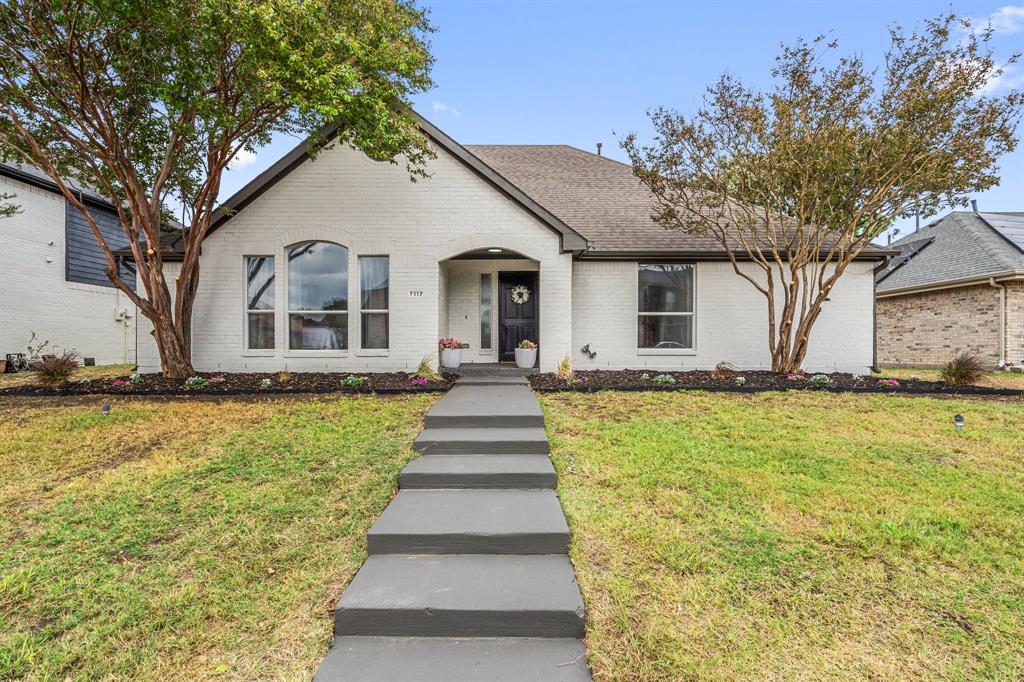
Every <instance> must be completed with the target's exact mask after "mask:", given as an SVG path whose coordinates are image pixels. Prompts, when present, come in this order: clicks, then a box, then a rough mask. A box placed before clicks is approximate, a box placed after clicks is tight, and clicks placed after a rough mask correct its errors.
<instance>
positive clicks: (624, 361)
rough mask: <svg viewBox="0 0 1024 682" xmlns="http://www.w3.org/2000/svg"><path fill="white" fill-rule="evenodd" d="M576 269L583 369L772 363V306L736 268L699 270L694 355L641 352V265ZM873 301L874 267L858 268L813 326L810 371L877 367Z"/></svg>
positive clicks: (576, 334)
mask: <svg viewBox="0 0 1024 682" xmlns="http://www.w3.org/2000/svg"><path fill="white" fill-rule="evenodd" d="M574 265H575V268H574V270H573V301H574V306H573V355H572V358H573V364H574V366H575V367H576V368H577V369H601V368H613V369H619V368H625V367H633V368H642V367H651V368H653V369H657V368H662V369H677V370H681V369H708V368H711V367H714V366H715V365H716V364H717V363H719V362H721V361H726V362H731V363H733V364H734V365H736V366H737V367H740V368H743V369H765V368H769V367H770V366H771V358H770V354H769V352H768V312H767V303H766V302H765V298H764V296H763V295H762V294H760V293H759V292H758V291H756V290H755V289H754V287H753V286H752V285H751V284H750V283H749V282H747V281H746V280H744V279H743V278H741V277H739V276H738V275H736V273H735V272H734V271H733V269H732V265H731V264H729V263H723V262H701V263H698V264H697V266H696V286H695V294H696V320H695V328H696V342H695V349H694V352H693V353H691V354H687V355H643V354H641V353H640V352H639V351H638V350H637V315H636V305H637V303H636V300H637V264H636V263H635V262H628V261H615V262H595V261H577V262H576V263H575V264H574ZM750 268H751V271H753V269H754V266H750ZM873 297H874V288H873V276H872V264H871V263H860V262H858V263H854V264H853V265H851V266H850V268H849V269H848V270H847V272H846V274H845V275H844V276H843V277H842V278H841V279H840V281H839V284H837V286H836V288H835V289H834V290H833V292H832V295H831V301H829V302H827V303H826V304H825V307H824V308H823V310H822V313H821V316H820V317H819V318H818V321H817V322H816V323H815V325H814V327H813V329H812V332H811V344H810V349H809V351H808V355H807V361H806V362H805V368H806V369H808V370H809V371H850V372H865V371H867V369H868V368H869V367H870V366H871V363H872V344H873V327H872V301H873ZM588 343H589V344H590V345H591V349H592V350H595V351H597V357H596V358H594V359H593V360H591V359H589V358H588V357H587V356H586V355H584V354H583V353H582V352H581V351H580V348H582V347H583V346H584V345H585V344H588Z"/></svg>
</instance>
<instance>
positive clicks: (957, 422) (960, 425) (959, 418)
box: [953, 414, 964, 431]
mask: <svg viewBox="0 0 1024 682" xmlns="http://www.w3.org/2000/svg"><path fill="white" fill-rule="evenodd" d="M953 425H954V426H956V430H957V431H963V430H964V416H963V415H962V414H958V415H956V416H955V417H953Z"/></svg>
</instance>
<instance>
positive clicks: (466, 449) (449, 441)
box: [413, 427, 548, 455]
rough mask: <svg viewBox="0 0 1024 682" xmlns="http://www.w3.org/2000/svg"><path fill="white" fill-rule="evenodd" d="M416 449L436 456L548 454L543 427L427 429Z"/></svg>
mask: <svg viewBox="0 0 1024 682" xmlns="http://www.w3.org/2000/svg"><path fill="white" fill-rule="evenodd" d="M413 447H414V448H415V449H416V450H418V451H419V452H422V453H423V454H432V455H459V454H466V455H474V454H480V455H546V454H547V453H548V438H547V436H546V435H545V434H544V429H542V428H540V427H532V428H523V429H424V430H423V431H422V432H421V433H420V435H418V436H416V440H415V441H413Z"/></svg>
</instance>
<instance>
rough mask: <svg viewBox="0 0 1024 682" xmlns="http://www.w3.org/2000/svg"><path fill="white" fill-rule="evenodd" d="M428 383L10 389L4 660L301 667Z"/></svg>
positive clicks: (0, 659)
mask: <svg viewBox="0 0 1024 682" xmlns="http://www.w3.org/2000/svg"><path fill="white" fill-rule="evenodd" d="M435 400H436V396H415V397H406V396H402V397H394V398H380V397H373V396H360V397H350V398H341V399H322V400H280V399H275V400H266V399H264V400H188V399H178V400H164V401H158V400H144V399H121V400H116V399H115V400H111V402H112V408H113V409H112V411H111V415H110V416H109V417H104V416H103V415H102V414H100V411H99V405H100V403H101V400H99V399H97V400H77V401H64V402H59V401H46V400H42V399H21V400H17V399H8V400H5V401H2V403H0V470H3V471H5V472H7V471H10V472H13V473H12V476H11V477H10V478H9V479H5V480H3V481H0V511H2V513H0V679H9V678H21V677H24V678H26V679H32V680H35V679H39V680H42V679H65V678H67V679H126V678H131V679H143V680H157V679H159V680H203V679H237V680H254V679H302V678H308V677H309V676H311V675H312V672H313V671H314V670H315V668H316V666H317V664H318V663H319V661H320V659H321V658H322V656H323V655H324V654H325V653H326V650H327V647H328V645H329V643H330V633H331V622H330V619H329V618H328V614H327V609H328V608H329V606H330V605H331V604H333V601H334V599H336V598H337V596H338V595H339V594H340V593H341V591H342V588H343V586H344V585H345V584H346V583H347V582H348V580H349V579H350V577H351V575H352V574H353V572H354V571H355V570H356V569H357V568H358V567H359V565H360V564H361V563H362V561H363V559H364V558H365V551H366V549H365V532H366V529H367V527H368V526H369V525H370V523H371V522H372V520H373V519H374V518H375V517H376V516H377V515H378V514H379V513H380V511H381V510H382V509H383V508H384V506H385V505H386V504H387V502H388V501H389V500H390V498H391V496H392V494H393V492H394V487H395V482H396V480H397V475H398V472H399V470H400V469H401V468H402V466H403V465H404V464H405V462H406V461H408V459H409V458H410V457H411V456H412V454H413V453H412V450H411V447H410V446H411V443H412V440H413V438H414V437H415V435H416V432H417V431H418V429H419V427H420V423H421V420H422V417H423V414H424V413H425V412H426V410H427V409H428V408H429V406H430V405H431V404H433V402H434V401H435Z"/></svg>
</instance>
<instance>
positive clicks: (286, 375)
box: [277, 370, 292, 384]
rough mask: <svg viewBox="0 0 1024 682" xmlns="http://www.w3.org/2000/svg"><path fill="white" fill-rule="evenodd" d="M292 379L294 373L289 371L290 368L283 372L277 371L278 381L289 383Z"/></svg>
mask: <svg viewBox="0 0 1024 682" xmlns="http://www.w3.org/2000/svg"><path fill="white" fill-rule="evenodd" d="M291 380H292V373H291V372H289V371H288V370H285V371H283V372H278V373H277V381H278V383H282V384H287V383H288V382H289V381H291Z"/></svg>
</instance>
